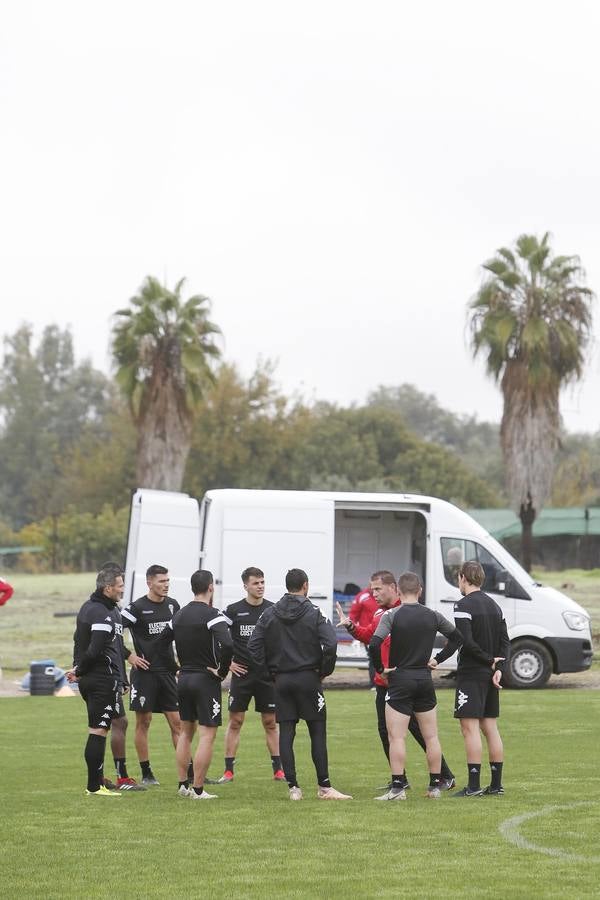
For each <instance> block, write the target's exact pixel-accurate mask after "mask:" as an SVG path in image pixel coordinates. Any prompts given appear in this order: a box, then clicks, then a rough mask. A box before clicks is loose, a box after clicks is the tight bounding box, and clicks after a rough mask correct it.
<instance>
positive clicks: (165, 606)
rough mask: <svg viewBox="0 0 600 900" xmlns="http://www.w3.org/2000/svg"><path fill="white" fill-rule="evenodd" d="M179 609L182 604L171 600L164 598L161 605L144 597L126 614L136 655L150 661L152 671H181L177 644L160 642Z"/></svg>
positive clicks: (125, 623)
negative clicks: (174, 649)
mask: <svg viewBox="0 0 600 900" xmlns="http://www.w3.org/2000/svg"><path fill="white" fill-rule="evenodd" d="M179 609H180V607H179V603H178V602H177V600H173V599H172V598H171V597H164V598H163V599H162V600H161V601H160V603H154V601H153V600H150V598H149V597H146V596H144V597H139V598H138V599H137V600H134V601H133V603H131V604H130V605H129V606H127V607H126V608H125V609H124V610H123V612H122V616H123V627H124V628H129V630H130V632H131V636H132V638H133V646H134V647H135V652H136V653H137V655H138V656H143V657H144V659H147V660H148V662H149V663H150V669H149V670H148V671H150V672H158V673H164V672H175V671H176V670H177V665H176V663H175V656H174V654H173V644H172V643H170V644H168V645H167V646H165V644H164V643H162V644H159V639H160V636H161V634H162V633H163V631H164V630H165V628H166V627H167V625H168V624H169V622H170V621H171V619H172V618H173V616H174V615H175V613H176V612H179Z"/></svg>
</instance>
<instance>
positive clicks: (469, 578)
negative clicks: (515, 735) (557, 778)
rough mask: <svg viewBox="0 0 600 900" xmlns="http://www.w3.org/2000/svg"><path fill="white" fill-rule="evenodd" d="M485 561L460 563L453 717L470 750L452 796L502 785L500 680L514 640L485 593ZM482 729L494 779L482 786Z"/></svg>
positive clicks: (447, 651)
mask: <svg viewBox="0 0 600 900" xmlns="http://www.w3.org/2000/svg"><path fill="white" fill-rule="evenodd" d="M484 580H485V573H484V571H483V568H482V566H481V565H480V564H479V563H478V562H475V561H470V562H465V563H463V564H462V566H461V567H460V570H459V574H458V587H459V589H460V592H461V594H462V595H463V596H462V598H461V599H460V600H459V601H458V603H457V604H456V605H455V607H454V621H455V623H456V627H457V629H458V630H459V631H460V633H461V636H462V641H463V643H462V647H461V649H460V653H459V657H458V668H457V672H456V702H455V707H454V717H455V718H456V719H460V728H461V731H462V735H463V738H464V742H465V750H466V754H467V770H468V774H469V783H468V785H467V786H466V787H464V788H463V789H462V790H461V791H457V792H456V793H455V794H453V795H452V796H453V797H481V796H482V794H491V795H499V794H503V793H504V788H503V787H502V766H503V762H504V748H503V745H502V738H501V737H500V733H499V731H498V724H497V718H498V716H499V715H500V697H499V691H500V689H501V684H500V679H501V678H502V670H503V665H504V663H505V661H506V660H507V659H508V655H509V650H510V642H509V639H508V632H507V630H506V622H505V621H504V616H503V614H502V610H501V608H500V607H499V606H498V604H497V603H496V602H495V600H492V598H491V597H488V595H487V594H484V593H483V591H482V590H481V585H482V584H483V582H484ZM454 650H455V647H454V646H452V645H449V646H447V647H446V648H444V650H441V651H440V652H439V653H438V654H437V655H436V657H435V659H434V660H432V665H433V666H434V665H437V663H440V662H443V661H444V660H445V659H448V658H449V657H450V656H452V653H453V652H454ZM481 732H483V733H484V735H485V739H486V742H487V746H488V754H489V762H490V770H491V783H490V785H489V786H488V787H487V788H485V790H482V789H481V782H480V778H481Z"/></svg>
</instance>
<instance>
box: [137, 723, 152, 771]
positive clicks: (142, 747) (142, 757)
mask: <svg viewBox="0 0 600 900" xmlns="http://www.w3.org/2000/svg"><path fill="white" fill-rule="evenodd" d="M151 721H152V713H151V712H136V714H135V738H134V741H135V750H136V753H137V757H138V760H139V761H140V762H141V763H142V762H147V761H148V760H149V758H150V757H149V755H148V731H149V729H150V722H151Z"/></svg>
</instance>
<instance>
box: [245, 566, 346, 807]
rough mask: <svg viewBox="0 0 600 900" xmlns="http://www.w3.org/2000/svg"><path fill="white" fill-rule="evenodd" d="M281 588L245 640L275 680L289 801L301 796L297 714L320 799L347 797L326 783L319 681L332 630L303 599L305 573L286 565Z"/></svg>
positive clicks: (332, 652) (331, 650)
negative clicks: (304, 728) (302, 722)
mask: <svg viewBox="0 0 600 900" xmlns="http://www.w3.org/2000/svg"><path fill="white" fill-rule="evenodd" d="M285 586H286V588H287V593H286V594H284V595H283V597H282V598H281V600H279V602H278V603H276V604H275V605H274V606H271V607H269V609H267V610H265V612H264V613H263V614H262V616H261V617H260V619H259V620H258V622H257V624H256V627H255V629H254V632H253V634H252V637H251V638H250V641H249V643H248V653H249V655H250V657H251V659H252V661H253V663H254V665H255V666H256V668H257V669H258V670H259V671H261V670H264V669H267V671H268V672H269V673H270V674H271V676H272V678H273V679H274V681H275V705H276V716H277V721H278V722H279V749H280V753H281V761H282V763H283V771H284V772H285V777H286V781H287V783H288V787H289V792H290V800H302V791H301V790H300V786H299V784H298V780H297V777H296V761H295V758H294V738H295V736H296V725H297V724H298V720H299V719H304V720H305V722H306V724H307V727H308V732H309V735H310V746H311V754H312V759H313V763H314V766H315V769H316V772H317V781H318V785H319V790H318V793H317V796H318V797H319V799H321V800H351V799H352V797H350V796H349V795H348V794H341V793H340V792H339V791H336V790H335V788H333V787H331V782H330V780H329V766H328V758H327V730H326V721H327V711H326V707H325V696H324V694H323V690H322V687H321V681H322V679H323V678H325V677H326V676H327V675H331V673H332V672H333V670H334V668H335V660H336V650H337V639H336V634H335V629H334V628H333V625H332V624H331V622H329V621H328V620H327V619H326V618H325V616H324V615H323V613H322V612H321V610H320V609H317V608H316V607H314V606H313V605H312V603H311V602H310V600H308V597H307V594H308V576H307V574H306V572H304V571H303V570H302V569H290V570H289V572H288V573H287V575H286V578H285Z"/></svg>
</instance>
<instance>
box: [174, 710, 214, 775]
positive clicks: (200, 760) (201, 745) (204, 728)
mask: <svg viewBox="0 0 600 900" xmlns="http://www.w3.org/2000/svg"><path fill="white" fill-rule="evenodd" d="M181 724H182V725H184V724H185V723H184V722H182V723H181ZM198 730H199V733H200V737H199V740H198V749H197V750H196V755H195V756H194V790H196V791H198V790H200V789H203V788H204V779H205V778H206V773H207V772H208V767H209V766H210V763H211V760H212V755H213V748H214V744H215V738H216V736H217V729H216V727H213V726H210V725H199V726H198ZM177 750H178V751H179V744H178V745H177ZM188 758H189V757H188Z"/></svg>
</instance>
